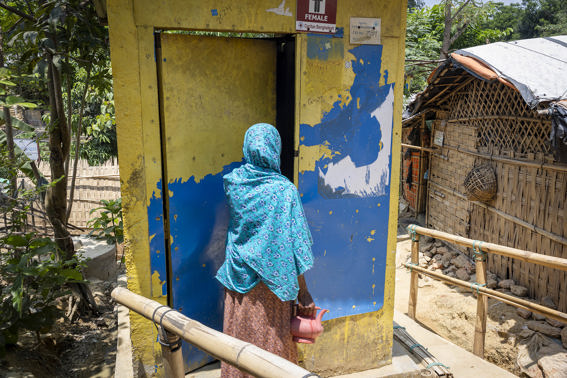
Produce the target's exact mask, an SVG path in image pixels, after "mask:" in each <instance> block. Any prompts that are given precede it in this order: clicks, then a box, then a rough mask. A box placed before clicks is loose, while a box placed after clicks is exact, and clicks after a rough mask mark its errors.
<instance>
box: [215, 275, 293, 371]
mask: <svg viewBox="0 0 567 378" xmlns="http://www.w3.org/2000/svg"><path fill="white" fill-rule="evenodd" d="M291 314H292V301H287V302H282V301H281V300H280V299H279V298H278V297H277V296H276V295H275V294H274V293H272V291H271V290H270V289H268V287H267V286H266V285H265V284H264V283H263V282H260V283H259V284H258V285H256V286H255V287H254V288H253V289H252V290H250V291H249V292H248V293H246V294H240V293H236V292H234V291H230V290H228V289H225V294H224V323H223V332H224V333H226V334H227V335H230V336H233V337H236V338H237V339H240V340H243V341H246V342H249V343H252V344H254V345H256V346H258V347H260V348H262V349H264V350H267V351H269V352H272V353H274V354H277V355H278V356H280V357H283V358H285V359H287V360H289V361H291V362H293V363H294V364H296V363H297V346H296V345H295V343H294V342H293V340H292V336H291V329H290V322H291ZM221 377H222V378H235V377H239V378H240V377H251V376H250V375H248V374H246V373H243V372H241V371H240V370H238V369H237V368H236V367H234V366H231V365H229V364H226V363H224V362H223V363H222V364H221Z"/></svg>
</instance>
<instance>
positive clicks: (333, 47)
mask: <svg viewBox="0 0 567 378" xmlns="http://www.w3.org/2000/svg"><path fill="white" fill-rule="evenodd" d="M406 7H407V2H406V1H399V2H397V1H338V9H337V27H343V28H344V38H342V39H330V40H329V41H328V43H329V45H328V46H326V48H327V49H328V50H329V51H330V53H329V55H328V58H327V59H326V60H321V61H317V60H314V59H308V58H307V48H306V47H305V45H306V44H307V36H306V35H300V36H299V40H300V46H301V45H302V46H303V47H299V48H298V53H299V61H300V67H299V68H298V75H299V76H300V78H299V87H300V88H299V94H300V95H299V97H298V101H297V107H298V109H299V111H298V112H299V117H298V119H297V126H299V124H311V125H314V124H317V123H319V122H320V120H321V118H322V117H323V115H324V114H325V113H326V112H329V111H330V110H331V109H332V108H333V105H334V102H335V101H337V99H338V98H339V96H340V99H341V102H342V103H343V104H346V103H348V102H349V101H351V98H350V93H349V89H350V88H351V86H352V84H353V81H354V73H353V72H352V70H351V69H350V67H349V63H350V62H351V60H352V59H354V57H353V55H352V54H351V53H349V50H351V49H352V48H354V47H356V46H357V45H350V44H349V21H350V17H370V18H380V19H381V22H382V30H381V44H382V45H383V52H382V65H381V72H382V73H384V71H385V70H387V71H388V82H389V83H391V82H395V83H396V85H395V87H394V130H393V140H392V151H391V153H392V165H391V167H392V171H391V176H390V204H391V206H390V215H389V227H388V242H387V251H388V255H387V259H386V282H385V288H384V305H383V307H382V309H381V310H379V311H375V312H369V313H365V314H360V315H354V316H348V317H342V318H337V319H332V320H328V321H325V322H324V326H325V332H324V333H323V335H322V336H320V337H319V339H317V342H316V343H315V344H314V345H304V344H300V347H299V351H300V353H299V357H300V364H301V365H302V366H304V367H305V368H306V369H308V370H310V371H314V372H317V373H318V374H320V375H321V376H332V375H338V374H341V373H347V372H353V371H360V370H368V369H372V368H376V367H379V366H383V365H386V364H389V363H390V361H391V348H392V343H393V328H392V319H393V306H394V288H395V277H394V275H395V251H396V239H397V236H396V235H397V221H398V212H397V207H398V195H399V193H398V192H399V175H400V171H399V168H400V163H399V156H400V138H401V137H400V136H401V121H402V117H401V114H402V100H403V74H404V69H403V62H404V58H405V50H404V48H405V21H406ZM380 85H384V75H382V77H381V81H380ZM297 135H298V134H297ZM296 142H297V143H298V145H297V146H296V148H299V158H298V163H297V168H298V169H296V172H297V171H298V172H304V171H306V170H313V169H315V162H316V161H317V160H319V159H321V158H322V157H324V156H325V155H327V156H330V155H331V154H333V151H331V150H329V148H328V147H327V146H325V145H319V146H309V147H305V146H299V140H298V138H296ZM296 182H297V177H296Z"/></svg>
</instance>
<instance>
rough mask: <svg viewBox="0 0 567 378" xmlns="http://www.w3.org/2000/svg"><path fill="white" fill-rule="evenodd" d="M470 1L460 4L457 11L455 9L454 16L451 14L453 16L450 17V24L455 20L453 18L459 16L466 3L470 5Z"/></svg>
mask: <svg viewBox="0 0 567 378" xmlns="http://www.w3.org/2000/svg"><path fill="white" fill-rule="evenodd" d="M470 2H471V0H466V1H465V2H464V3H462V4H461V6H460V7H459V9H457V11H456V12H455V14H453V16H452V17H451V22H453V21H454V20H455V18H457V16H458V15H459V13H461V12H462V11H463V10H464V9H465V7H466V6H467V4H468V3H470Z"/></svg>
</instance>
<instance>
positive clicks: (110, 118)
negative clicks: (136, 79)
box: [81, 92, 118, 165]
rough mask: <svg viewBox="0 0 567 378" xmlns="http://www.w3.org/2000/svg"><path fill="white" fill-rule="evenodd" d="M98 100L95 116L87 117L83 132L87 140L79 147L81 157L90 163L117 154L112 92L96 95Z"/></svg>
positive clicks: (97, 163) (108, 158) (99, 161)
mask: <svg viewBox="0 0 567 378" xmlns="http://www.w3.org/2000/svg"><path fill="white" fill-rule="evenodd" d="M97 99H98V100H99V101H100V105H99V109H100V110H99V111H98V112H97V113H98V114H97V115H96V116H95V117H90V118H89V119H88V121H87V122H88V124H87V126H86V130H85V134H86V135H87V141H86V142H85V143H84V144H83V147H82V149H81V157H82V158H83V159H86V160H87V161H88V162H89V164H90V165H99V164H103V163H105V162H106V161H108V160H110V159H112V158H114V157H116V156H118V146H117V141H116V116H115V111H114V99H113V97H112V92H109V93H107V94H106V97H101V96H99V97H97Z"/></svg>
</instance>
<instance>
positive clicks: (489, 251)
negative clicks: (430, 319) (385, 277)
mask: <svg viewBox="0 0 567 378" xmlns="http://www.w3.org/2000/svg"><path fill="white" fill-rule="evenodd" d="M408 231H409V233H410V235H411V236H412V244H411V263H406V264H405V267H406V268H409V269H410V271H411V278H410V294H409V300H408V315H409V317H410V318H412V319H416V310H417V291H418V287H419V285H418V280H419V274H424V275H427V276H429V277H431V278H434V279H437V280H440V281H443V282H445V283H448V284H451V285H456V286H460V287H464V288H470V289H471V291H473V292H475V291H476V293H477V297H476V298H477V310H476V322H475V333H474V342H473V353H474V354H476V355H477V356H479V357H482V358H484V342H485V336H486V317H487V312H488V301H487V300H488V297H491V298H494V299H496V300H499V301H501V302H504V303H506V304H509V305H512V306H515V307H520V308H523V309H526V310H529V311H532V312H536V313H538V314H541V315H544V316H547V317H549V318H551V319H555V320H558V321H561V322H563V323H567V314H566V313H564V312H561V311H558V310H554V309H552V308H549V307H546V306H542V305H539V304H537V303H533V302H530V301H527V300H525V299H521V298H518V297H515V296H512V295H509V294H505V293H501V292H499V291H496V290H492V289H488V288H486V287H485V286H486V276H487V268H486V261H487V256H494V255H497V256H505V257H507V258H509V259H514V260H520V261H524V262H527V263H531V264H537V265H538V266H539V265H541V266H546V267H548V268H551V269H556V270H558V271H563V272H565V271H567V259H561V258H558V257H553V256H545V255H541V254H538V253H534V252H529V251H523V250H519V249H516V248H510V247H506V246H502V245H498V244H493V243H487V242H483V241H479V240H472V239H468V238H464V237H462V236H458V235H452V234H449V233H446V232H441V231H437V230H432V229H428V228H425V227H419V226H417V225H414V224H412V225H409V226H408ZM419 235H426V236H429V237H432V238H436V239H441V240H445V241H448V242H450V243H454V244H458V245H461V246H465V247H470V248H473V251H474V255H475V262H476V282H475V283H472V284H471V283H470V282H467V281H463V280H459V279H456V278H452V277H449V276H447V275H444V274H441V273H436V272H432V271H429V270H427V269H425V268H422V267H420V266H419Z"/></svg>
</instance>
